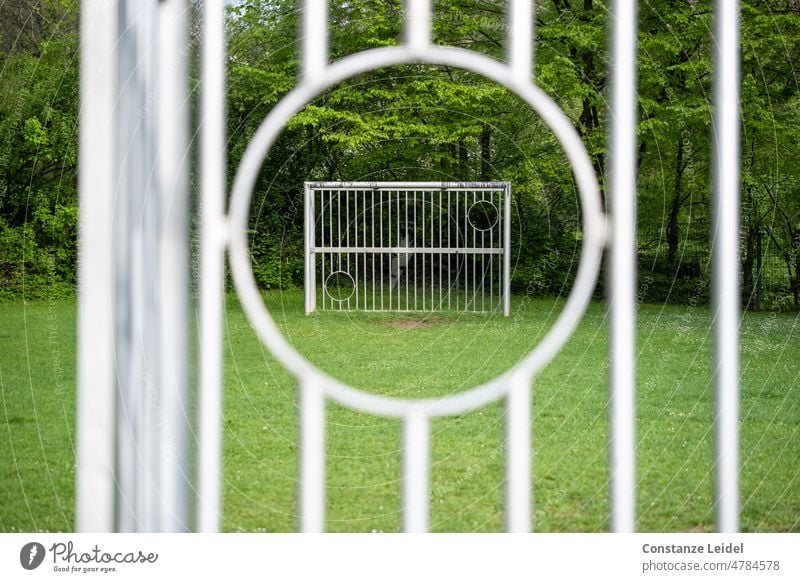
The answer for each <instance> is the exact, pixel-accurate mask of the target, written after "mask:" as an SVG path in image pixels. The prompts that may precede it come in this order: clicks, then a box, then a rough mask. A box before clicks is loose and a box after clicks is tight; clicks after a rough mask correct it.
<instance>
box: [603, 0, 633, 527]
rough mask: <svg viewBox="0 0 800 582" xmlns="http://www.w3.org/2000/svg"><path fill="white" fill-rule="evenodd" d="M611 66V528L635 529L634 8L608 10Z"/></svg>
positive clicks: (623, 1) (626, 2)
mask: <svg viewBox="0 0 800 582" xmlns="http://www.w3.org/2000/svg"><path fill="white" fill-rule="evenodd" d="M613 11H614V13H613V16H614V18H613V32H612V41H613V51H614V59H613V62H612V64H611V75H612V83H611V90H612V95H611V117H612V121H611V156H612V160H611V176H610V177H611V190H610V196H609V205H610V212H611V230H612V232H613V233H614V238H613V243H612V245H611V271H610V278H611V285H610V290H611V296H610V297H609V301H610V302H611V358H612V361H611V528H612V530H613V531H615V532H632V531H633V530H634V527H635V513H636V481H635V454H634V447H635V442H634V435H635V426H634V412H635V385H636V384H635V366H636V354H635V328H636V117H637V115H636V109H637V96H636V34H637V7H636V2H631V1H630V0H616V1H615V2H614V6H613Z"/></svg>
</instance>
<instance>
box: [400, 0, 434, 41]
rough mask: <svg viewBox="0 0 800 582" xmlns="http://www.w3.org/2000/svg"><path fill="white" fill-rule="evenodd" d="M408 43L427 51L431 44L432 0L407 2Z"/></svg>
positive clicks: (408, 0) (409, 0) (410, 0)
mask: <svg viewBox="0 0 800 582" xmlns="http://www.w3.org/2000/svg"><path fill="white" fill-rule="evenodd" d="M406 43H407V44H408V45H409V46H410V47H413V48H415V49H418V50H425V49H426V48H427V47H428V46H429V45H430V43H431V0H407V11H406Z"/></svg>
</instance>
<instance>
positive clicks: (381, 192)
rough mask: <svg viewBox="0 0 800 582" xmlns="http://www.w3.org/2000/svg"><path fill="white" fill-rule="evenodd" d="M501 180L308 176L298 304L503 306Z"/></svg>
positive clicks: (507, 199) (506, 235) (506, 196)
mask: <svg viewBox="0 0 800 582" xmlns="http://www.w3.org/2000/svg"><path fill="white" fill-rule="evenodd" d="M510 214H511V187H510V185H509V183H508V182H306V184H305V310H306V313H307V314H308V313H312V312H314V311H316V310H317V309H321V310H358V311H398V312H414V311H421V312H432V311H470V312H481V313H483V312H502V313H503V315H505V316H508V314H509V279H510V265H511V263H510V256H509V247H510V236H511V233H510V229H509V223H510Z"/></svg>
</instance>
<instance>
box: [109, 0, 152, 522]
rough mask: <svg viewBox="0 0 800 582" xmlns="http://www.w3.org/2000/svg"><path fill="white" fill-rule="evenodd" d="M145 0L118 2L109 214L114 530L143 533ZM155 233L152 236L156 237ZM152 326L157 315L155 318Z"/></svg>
mask: <svg viewBox="0 0 800 582" xmlns="http://www.w3.org/2000/svg"><path fill="white" fill-rule="evenodd" d="M147 11H148V3H146V2H145V3H138V2H133V1H130V0H128V1H123V2H120V4H119V30H120V35H119V39H118V51H119V69H118V80H117V90H118V94H117V98H118V101H117V103H118V105H117V117H116V121H117V134H116V143H117V148H118V149H117V151H118V156H117V159H116V171H117V180H118V181H117V187H118V199H117V204H116V207H115V215H114V228H115V233H114V240H113V242H112V246H113V248H114V257H115V259H114V266H115V270H114V295H115V304H114V348H115V358H116V366H117V399H116V447H117V449H116V483H117V500H116V508H115V530H117V531H121V532H134V531H142V530H145V529H147V528H149V525H150V524H149V523H147V521H146V519H145V517H146V516H145V508H146V504H147V489H148V487H147V480H148V479H149V478H150V477H151V475H150V460H151V459H150V452H151V448H150V447H149V446H148V443H147V438H148V437H149V435H148V434H147V429H148V428H149V427H148V425H147V419H148V415H147V411H146V410H145V406H147V403H148V397H149V395H150V394H151V393H152V386H151V385H149V383H150V382H151V381H152V376H151V375H149V374H148V372H149V370H147V369H146V368H145V362H146V356H148V355H150V353H149V348H148V343H149V341H150V340H151V339H152V338H151V336H150V334H149V333H147V332H148V325H149V324H150V323H151V322H150V321H149V320H148V319H147V317H148V315H149V309H148V308H149V307H150V302H149V297H148V291H149V289H148V286H147V281H148V277H149V276H151V275H152V274H151V273H150V272H149V269H150V264H149V260H148V259H149V256H148V254H147V252H146V248H145V247H146V243H147V241H146V237H147V236H154V233H152V232H150V231H149V230H148V229H150V228H152V226H153V225H152V217H151V215H150V212H151V210H152V205H150V206H148V205H147V199H148V196H149V195H150V192H149V190H150V188H151V185H150V183H149V180H148V177H150V173H151V171H152V167H151V166H150V165H149V163H148V162H149V160H148V159H147V158H148V148H147V146H148V144H147V141H148V137H149V136H147V133H146V132H147V130H148V128H149V127H148V126H149V124H147V123H145V119H146V117H147V90H148V85H147V84H148V83H149V82H150V78H149V76H148V73H149V71H148V68H149V67H148V63H147V61H148V55H147V49H148V48H149V47H148V42H149V40H150V38H149V35H148V33H149V31H148V22H147V21H148V18H147ZM156 236H157V235H156ZM156 323H157V320H156Z"/></svg>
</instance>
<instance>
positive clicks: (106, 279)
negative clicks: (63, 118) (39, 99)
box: [75, 0, 118, 532]
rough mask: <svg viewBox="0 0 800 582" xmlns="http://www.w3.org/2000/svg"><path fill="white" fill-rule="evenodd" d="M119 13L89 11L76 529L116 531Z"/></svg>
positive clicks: (104, 8)
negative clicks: (115, 209) (115, 231)
mask: <svg viewBox="0 0 800 582" xmlns="http://www.w3.org/2000/svg"><path fill="white" fill-rule="evenodd" d="M117 15H118V6H117V4H116V2H108V0H83V2H82V4H81V24H80V26H81V60H80V68H81V71H80V73H81V75H80V81H81V85H80V98H81V108H80V114H79V118H80V133H79V139H80V150H79V161H80V164H79V165H78V196H79V201H80V204H79V209H80V216H79V223H80V229H79V236H78V248H79V256H80V260H79V261H78V288H79V293H78V411H77V422H78V427H77V452H76V456H77V467H76V472H75V479H76V484H75V529H76V530H77V531H78V532H110V531H113V529H114V494H115V487H114V400H115V398H114V389H115V382H114V353H113V350H114V342H113V277H112V271H113V254H112V251H113V249H112V243H111V240H112V228H113V220H112V217H113V205H114V200H115V196H116V184H115V178H114V174H115V161H114V160H115V155H116V140H115V129H116V127H117V125H116V122H115V113H114V104H115V102H116V97H117V91H116V77H117V50H116V46H117V34H118V30H117V24H118V16H117Z"/></svg>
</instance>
